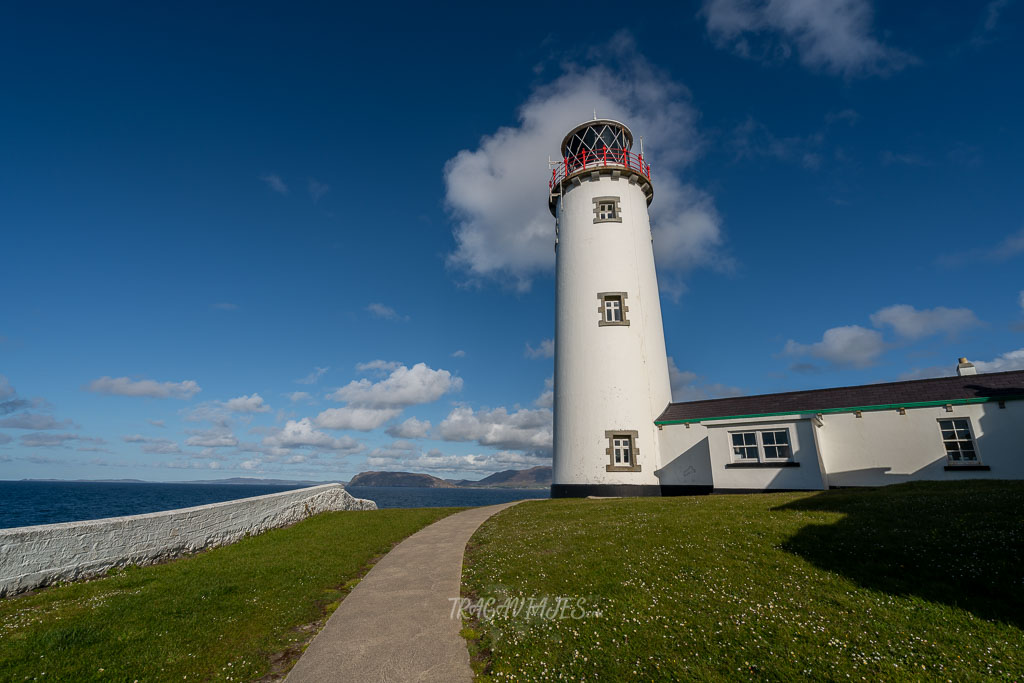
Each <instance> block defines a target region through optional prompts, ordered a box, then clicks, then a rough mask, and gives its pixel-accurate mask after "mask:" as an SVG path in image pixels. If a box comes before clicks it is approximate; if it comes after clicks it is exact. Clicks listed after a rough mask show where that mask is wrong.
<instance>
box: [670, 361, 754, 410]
mask: <svg viewBox="0 0 1024 683" xmlns="http://www.w3.org/2000/svg"><path fill="white" fill-rule="evenodd" d="M668 378H669V382H670V383H671V386H672V400H673V401H700V400H703V399H708V398H724V397H726V396H742V395H743V394H744V393H746V392H744V391H743V390H742V389H740V388H739V387H731V386H728V385H726V384H720V383H707V382H703V381H701V378H700V377H699V376H698V375H697V373H695V372H693V371H691V370H680V369H679V368H678V367H676V362H675V360H674V359H673V358H672V356H669V357H668Z"/></svg>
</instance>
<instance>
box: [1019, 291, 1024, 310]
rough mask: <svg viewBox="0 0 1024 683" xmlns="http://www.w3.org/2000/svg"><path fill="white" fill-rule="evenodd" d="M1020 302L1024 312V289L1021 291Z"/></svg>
mask: <svg viewBox="0 0 1024 683" xmlns="http://www.w3.org/2000/svg"><path fill="white" fill-rule="evenodd" d="M1018 301H1019V303H1020V307H1021V310H1024V289H1022V290H1021V291H1020V298H1019V300H1018Z"/></svg>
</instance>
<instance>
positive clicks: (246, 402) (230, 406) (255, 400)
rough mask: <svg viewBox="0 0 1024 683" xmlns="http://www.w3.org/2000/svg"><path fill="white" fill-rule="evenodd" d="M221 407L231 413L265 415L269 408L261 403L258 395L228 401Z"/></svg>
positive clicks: (261, 399) (261, 400)
mask: <svg viewBox="0 0 1024 683" xmlns="http://www.w3.org/2000/svg"><path fill="white" fill-rule="evenodd" d="M223 405H224V408H225V409H227V410H228V411H230V412H232V413H266V412H269V411H270V406H268V405H267V404H265V403H264V402H263V398H262V397H261V396H260V395H259V394H253V395H252V396H244V395H243V396H239V397H237V398H232V399H228V400H227V401H224V404H223Z"/></svg>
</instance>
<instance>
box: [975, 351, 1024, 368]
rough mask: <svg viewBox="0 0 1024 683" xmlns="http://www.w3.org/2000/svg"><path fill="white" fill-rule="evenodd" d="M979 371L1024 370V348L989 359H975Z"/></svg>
mask: <svg viewBox="0 0 1024 683" xmlns="http://www.w3.org/2000/svg"><path fill="white" fill-rule="evenodd" d="M973 362H974V367H976V368H977V369H978V372H1006V371H1008V370H1024V349H1017V350H1016V351H1008V352H1006V353H1004V354H1002V355H1001V356H999V357H997V358H994V359H992V360H989V361H984V360H981V361H978V360H976V361H973Z"/></svg>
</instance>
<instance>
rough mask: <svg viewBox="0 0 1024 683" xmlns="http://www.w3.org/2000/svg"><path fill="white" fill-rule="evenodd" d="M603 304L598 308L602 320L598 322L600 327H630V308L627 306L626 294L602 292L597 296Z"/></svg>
mask: <svg viewBox="0 0 1024 683" xmlns="http://www.w3.org/2000/svg"><path fill="white" fill-rule="evenodd" d="M597 299H598V301H600V302H601V304H600V306H598V307H597V312H598V313H599V314H600V316H601V317H600V318H599V319H598V321H597V324H598V326H599V327H604V326H606V325H629V318H628V317H627V316H626V314H627V313H628V312H629V306H627V305H626V293H625V292H600V293H598V295H597Z"/></svg>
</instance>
